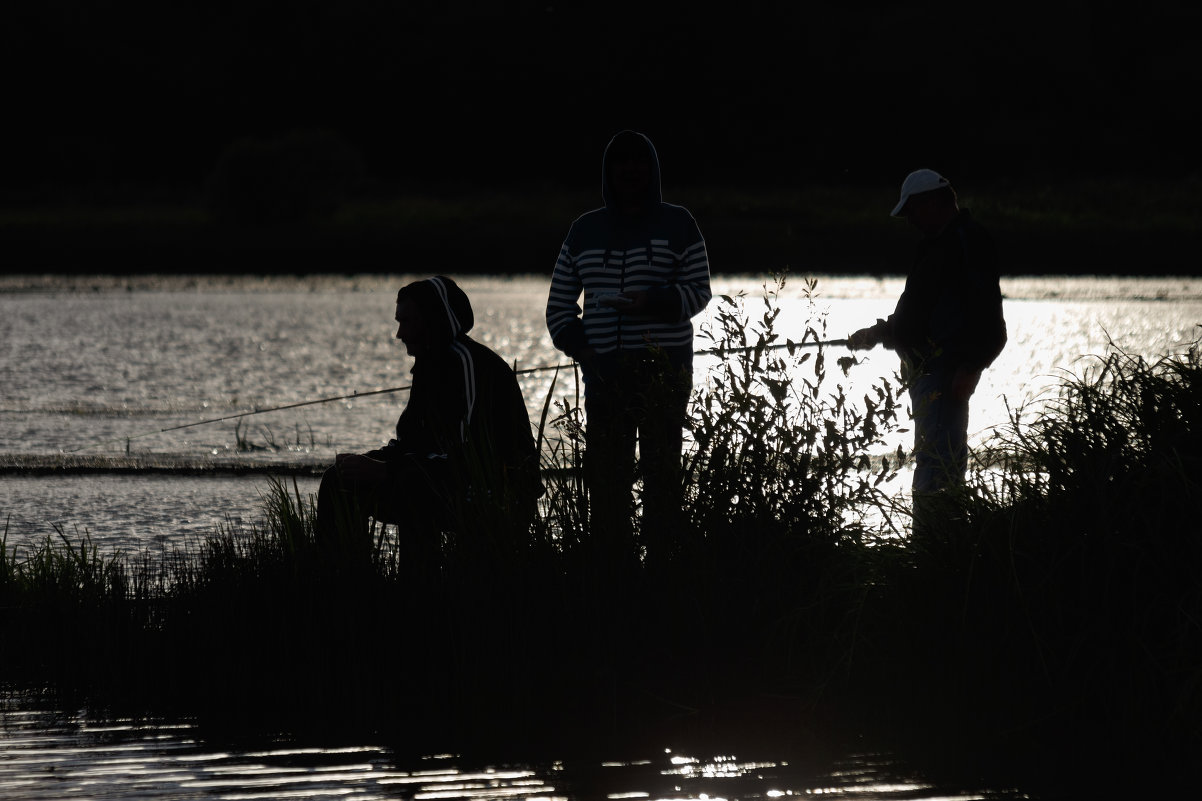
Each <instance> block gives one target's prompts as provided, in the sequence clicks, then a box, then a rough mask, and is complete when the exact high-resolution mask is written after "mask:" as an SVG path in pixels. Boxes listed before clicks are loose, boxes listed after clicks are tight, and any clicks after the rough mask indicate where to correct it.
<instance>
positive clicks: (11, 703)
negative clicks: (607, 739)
mask: <svg viewBox="0 0 1202 801" xmlns="http://www.w3.org/2000/svg"><path fill="white" fill-rule="evenodd" d="M410 279H411V277H407V276H399V275H398V276H316V277H273V278H262V277H234V276H195V277H189V276H173V277H165V278H155V277H136V278H118V277H107V276H92V277H41V276H38V277H21V276H5V277H0V334H2V336H0V353H2V354H3V358H2V360H0V371H2V372H0V519H3V520H4V521H5V526H6V532H7V540H8V545H9V547H10V548H13V547H17V548H26V547H29V546H30V545H33V544H37V543H40V542H42V541H44V540H45V539H46V538H47V537H53V538H56V537H58V535H59V534H58V532H60V531H61V532H63V533H64V534H65V535H67V536H68V537H70V538H72V539H75V538H77V537H78V536H80V535H82V534H83V533H87V534H88V535H89V536H90V537H91V538H92V540H93V542H94V543H95V544H96V545H97V547H98V548H100V549H101V550H102V551H105V552H109V553H111V552H118V551H120V552H123V553H137V552H139V551H141V550H143V549H147V548H151V549H154V548H172V547H187V546H188V545H189V544H190V543H194V542H198V541H199V540H200V539H201V538H203V537H205V536H207V535H209V534H212V533H214V532H215V531H216V530H217V529H218V527H219V526H222V525H242V526H248V525H253V524H255V523H257V522H258V521H259V520H260V519H261V495H262V493H263V492H264V491H265V490H266V487H267V476H266V475H265V473H264V471H265V470H277V471H279V472H287V473H296V474H298V477H297V481H298V486H299V488H300V489H301V491H302V492H310V491H315V489H316V478H315V477H314V475H315V474H317V472H318V471H319V470H320V469H321V468H322V466H324V465H326V464H328V463H329V462H331V461H332V459H333V457H334V455H335V454H336V453H338V452H342V451H364V450H367V449H370V448H372V447H375V446H377V445H379V444H380V443H382V442H384V441H386V440H387V439H388V438H389V437H390V436H391V430H392V427H393V425H394V423H395V420H396V417H397V414H398V413H399V411H400V409H401V408H402V407H403V404H404V401H405V393H404V392H403V391H398V392H388V393H380V394H372V395H365V394H364V393H368V392H373V391H375V390H379V389H388V388H395V387H403V386H405V385H406V384H407V383H408V380H409V369H410V367H411V360H410V359H409V358H408V357H407V356H406V355H405V353H404V349H403V347H402V346H401V345H400V344H399V343H397V342H396V341H395V340H394V339H393V333H394V325H393V322H392V312H393V299H394V296H395V292H396V289H397V287H398V286H400V285H402V284H403V283H405V282H406V281H408V280H410ZM817 280H818V284H817V297H816V301H815V302H813V303H811V302H809V301H807V300H806V298H805V297H804V296H803V283H802V280H801V278H800V277H796V278H793V279H791V281H790V283H789V284H788V285H787V286H786V287H785V290H784V293H783V294H782V297H781V307H782V315H781V318H780V320H779V322H778V326H777V330H778V332H779V333H780V334H782V336H789V337H794V338H799V337H800V336H801V334H802V331H803V330H804V329H805V327H806V324H807V321H810V320H817V319H825V321H826V323H827V326H828V331H829V335H830V336H831V337H832V338H837V337H843V336H845V335H846V334H847V333H848V332H849V331H851V330H854V329H855V328H858V327H860V326H862V325H865V324H868V323H871V322H872V321H873V320H874V319H876V318H877V317H883V316H886V315H887V314H888V313H889V312H890V311H891V309H892V307H893V303H894V301H895V299H896V297H897V295H898V293H899V292H900V291H901V287H902V284H903V280H902V279H901V278H884V279H876V278H867V277H861V276H817ZM768 281H769V279H768V278H767V277H765V276H736V277H722V278H718V279H715V282H714V284H715V292H716V294H717V293H726V294H732V293H735V292H738V291H745V292H747V293H748V294H749V296H750V297H749V302H748V308H749V310H751V311H752V312H753V315H755V316H758V310H759V308H760V307H759V306H758V305H757V304H758V302H759V301H758V297H759V295H760V291H761V288H762V287H763V285H764V284H765V282H768ZM461 284H462V285H463V287H464V288H465V290H466V291H467V292H468V294H469V296H470V297H471V299H472V302H473V305H474V307H475V309H476V319H477V322H476V327H475V329H474V330H473V332H472V333H473V336H475V337H476V338H478V339H479V340H481V341H483V342H485V343H487V344H488V345H490V346H492V347H493V348H494V349H495V350H497V351H498V352H499V353H501V354H502V355H503V356H504V357H505V358H506V359H508V360H510V361H512V362H514V363H516V365H517V366H518V368H519V369H522V368H531V367H541V366H545V365H552V364H556V363H559V362H560V361H562V358H561V356H560V355H559V354H558V353H557V352H556V351H554V349H553V348H552V347H551V343H550V340H549V338H548V336H547V334H546V329H545V327H544V324H543V303H544V301H545V297H546V278H545V277H543V276H525V277H516V278H494V277H465V278H463V279H462V281H461ZM1003 292H1004V293H1005V296H1006V301H1005V312H1006V317H1007V322H1008V325H1009V333H1010V342H1009V345H1008V346H1007V348H1006V350H1005V352H1004V353H1003V354H1002V356H1001V357H1000V358H999V359H998V361H997V362H996V363H995V364H994V365H993V366H992V367H991V368H990V369H989V370H988V371H987V372H986V374H985V376H984V377H983V380H982V382H981V385H980V387H979V389H978V391H977V394H976V396H975V398H974V405H973V409H972V420H971V425H970V428H971V431H972V434H973V437H974V439H975V440H978V441H979V440H980V439H981V438H983V437H984V436H986V435H987V434H988V432H989V430H990V429H991V428H992V427H994V426H997V425H1000V424H1003V423H1004V422H1005V421H1006V416H1007V412H1006V407H1007V405H1010V406H1017V405H1020V404H1022V403H1025V402H1028V401H1032V400H1034V399H1038V398H1040V397H1046V396H1047V394H1048V393H1049V391H1050V390H1051V388H1053V387H1054V386H1055V385H1056V383H1057V382H1058V380H1059V379H1060V378H1061V377H1062V376H1063V375H1065V374H1066V372H1072V373H1077V372H1080V370H1081V369H1083V368H1084V367H1085V366H1086V365H1088V364H1089V357H1090V356H1091V355H1097V354H1101V353H1104V352H1105V349H1106V347H1107V345H1108V343H1109V342H1111V341H1113V342H1114V343H1116V344H1117V345H1119V346H1120V347H1122V348H1123V349H1124V350H1126V351H1127V352H1129V353H1133V354H1139V355H1144V356H1147V357H1149V358H1156V357H1158V356H1160V355H1163V354H1164V353H1165V352H1166V351H1168V350H1171V349H1173V350H1175V349H1178V348H1180V347H1182V346H1183V345H1185V344H1187V343H1189V342H1192V341H1194V340H1195V339H1196V338H1197V337H1198V335H1199V329H1198V327H1197V326H1198V325H1199V324H1200V323H1202V279H1194V278H1163V279H1149V278H1141V279H1126V278H1089V277H1074V278H1057V277H1043V278H1036V277H1030V278H1024V277H1012V278H1007V279H1004V281H1003ZM699 322H701V323H704V322H705V318H704V317H703V318H702V319H701V320H700V321H699ZM706 344H707V343H705V342H703V341H699V347H706ZM840 355H841V353H840ZM712 361H713V359H712V357H703V358H699V360H698V363H697V368H698V369H697V371H696V380H697V383H698V384H699V385H702V384H704V382H705V380H706V376H707V370H706V366H707V364H711V363H712ZM895 369H896V358H895V357H894V356H893V354H891V353H889V352H887V351H883V350H880V349H877V350H875V351H872V352H869V353H868V354H866V355H865V356H864V358H863V359H862V363H861V364H860V365H859V366H857V367H856V368H854V369H853V370H852V373H851V375H850V376H848V377H846V378H843V377H842V376H839V377H837V378H836V376H834V375H832V376H831V377H830V379H829V380H830V381H832V382H834V381H835V380H838V381H839V382H840V383H842V384H843V385H844V386H845V387H846V388H847V391H848V395H849V397H853V398H854V397H856V396H857V394H859V393H862V391H863V389H864V388H865V387H867V386H868V385H869V384H871V383H872V382H873V381H875V380H878V379H879V378H880V377H881V376H890V375H891V374H892V372H893V370H895ZM550 384H551V373H550V372H538V373H532V374H529V375H526V376H523V378H522V386H523V390H524V392H525V396H526V401H527V404H528V406H529V407H530V410H531V416H532V419H534V420H537V416H538V411H539V409H540V408H541V406H542V404H543V402H544V401H545V399H546V398H547V394H548V390H549V387H550ZM831 389H832V390H833V383H832V385H831ZM557 392H558V393H559V395H558V396H559V397H563V396H565V395H564V393H568V394H570V393H571V387H570V385H569V384H568V383H563V382H561V383H560V385H559V386H558V390H557ZM355 393H358V394H359V395H361V397H345V398H343V399H341V400H337V401H331V402H325V403H308V402H309V401H314V400H322V399H327V398H335V397H342V396H352V395H354V394H355ZM302 403H304V404H306V405H303V406H293V408H288V409H281V410H278V411H271V412H267V413H263V414H256V415H252V416H237V415H243V414H244V413H246V412H249V411H253V410H256V409H265V408H275V407H279V406H292V405H295V404H302ZM221 418H227V419H221ZM907 437H908V435H905V434H899V435H897V437H896V440H897V442H898V443H900V444H908V439H907ZM891 448H892V445H890V449H891ZM139 466H142V467H145V466H150V467H153V468H155V469H154V470H141V471H139V470H133V469H129V468H136V467H139ZM897 483H898V488H897V491H898V492H902V491H904V485H905V484H906V483H907V482H906V481H904V480H903V479H899V481H898V482H897ZM668 745H670V744H665V746H668ZM754 756H755V755H744V754H740V755H738V756H725V757H715V756H714V755H708V754H706V755H693V754H690V755H678V754H672V753H669V752H665V753H663V754H656V755H648V756H647V759H646V760H645V761H639V762H636V763H626V762H623V763H620V764H617V763H615V764H614V765H610V766H602V767H599V766H596V765H593V766H587V770H584V769H579V770H584V772H583V774H580V775H576V774H574V773H573V768H570V767H568V766H563V765H557V764H549V765H538V766H523V767H521V768H518V769H511V768H507V767H505V766H499V765H474V764H464V763H462V761H460V760H457V758H455V757H447V756H443V757H429V758H427V759H426V760H425V761H424V762H421V763H419V764H409V763H407V762H406V761H405V759H406V758H407V757H402V756H401V755H397V754H394V753H392V752H390V751H389V750H388V749H387V748H384V747H382V746H378V745H373V744H365V745H364V746H363V747H362V748H357V749H349V750H343V751H337V752H327V751H321V752H316V753H315V752H309V751H304V750H295V749H293V750H290V749H287V748H281V749H280V750H275V751H273V750H266V751H262V752H253V753H246V752H239V753H225V752H219V751H214V750H213V749H211V748H208V747H206V746H205V745H204V744H203V743H202V742H200V741H199V740H198V738H197V736H196V735H195V733H194V732H193V731H191V730H190V729H189V728H188V726H187V725H162V726H133V725H132V724H131V725H125V724H121V723H114V722H112V721H106V722H100V721H92V720H89V719H88V718H87V716H86V715H83V714H77V713H73V712H64V711H62V710H58V711H53V712H46V711H42V710H38V709H36V708H34V707H31V706H30V705H29V704H27V703H24V702H21V701H20V700H19V699H18V700H13V699H8V700H6V701H5V706H4V708H3V709H2V710H0V798H31V799H33V798H60V797H90V798H173V799H175V798H197V797H220V798H278V797H302V798H308V797H319V796H325V795H350V796H353V797H356V798H376V797H380V798H476V799H483V798H509V797H528V798H548V799H550V798H582V797H603V796H598V795H591V794H590V793H588V792H583V791H580V790H579V789H578V788H579V787H580V786H583V785H584V784H587V783H589V782H592V783H594V786H595V783H596V782H597V781H598V779H597V773H598V771H600V774H601V775H602V776H604V778H605V782H608V784H607V785H606V786H607V787H610V788H612V789H611V790H609V791H607V795H608V797H611V798H669V797H672V798H678V797H680V798H703V797H711V798H717V797H729V798H735V797H738V798H751V797H755V798H764V797H783V796H788V795H803V794H804V795H817V794H827V793H829V794H832V795H845V794H854V795H855V796H856V797H859V798H936V797H956V798H982V797H986V796H985V795H984V794H985V793H990V794H989V795H988V797H991V798H995V797H1024V796H1023V795H1022V794H1020V793H1018V791H1010V790H1006V789H1004V788H1003V789H1000V790H999V789H997V788H992V789H987V788H971V789H970V790H966V791H963V792H961V791H958V790H957V791H951V790H949V789H948V788H938V789H936V788H934V787H932V786H931V785H929V784H927V783H924V782H923V780H922V779H921V778H917V777H918V776H919V774H917V773H915V772H913V771H911V770H910V769H908V768H906V767H904V766H901V765H899V764H897V763H896V762H895V761H893V760H890V759H888V758H887V757H883V756H881V755H875V754H853V755H849V756H848V757H847V758H846V762H845V763H839V764H827V765H824V766H822V767H820V768H815V767H814V766H812V765H810V766H807V767H806V768H805V769H802V768H801V767H800V762H790V761H781V760H775V761H763V762H760V761H757V760H756V759H755V758H754ZM801 762H804V760H801ZM119 777H120V778H119ZM573 787H575V788H577V789H576V790H573V789H572V788H573Z"/></svg>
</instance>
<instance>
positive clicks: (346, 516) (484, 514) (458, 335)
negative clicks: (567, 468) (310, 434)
mask: <svg viewBox="0 0 1202 801" xmlns="http://www.w3.org/2000/svg"><path fill="white" fill-rule="evenodd" d="M396 321H397V333H396V336H397V339H399V340H401V341H402V342H404V343H405V347H406V349H407V351H408V352H409V355H411V356H413V357H414V364H413V384H412V388H411V389H410V395H409V402H408V403H407V404H406V406H405V408H404V410H403V411H402V412H401V416H400V419H398V420H397V424H396V438H395V439H393V440H391V441H390V442H389V443H388V444H387V445H385V446H384V447H383V448H379V449H378V450H374V451H370V452H368V453H365V454H353V453H342V454H338V456H337V458H336V459H335V462H334V465H333V466H332V467H330V468H329V469H328V470H326V472H325V474H324V475H323V477H322V480H321V487H320V489H319V491H318V502H317V540H318V545H319V546H320V547H321V548H323V549H325V550H327V551H328V552H330V553H331V555H335V554H336V555H339V556H343V557H349V558H352V559H370V557H371V554H372V549H373V542H372V529H371V527H370V525H369V519H370V520H374V521H376V522H382V523H395V524H397V525H398V526H399V528H400V532H401V533H400V544H401V546H402V547H403V548H406V549H410V550H418V551H420V550H421V549H422V548H437V547H439V541H440V539H441V536H442V533H443V532H444V531H448V530H456V531H458V533H459V534H460V535H463V536H470V535H471V534H472V533H473V532H472V531H470V530H466V531H465V530H462V529H471V528H473V527H478V526H489V525H493V526H496V525H503V526H504V527H505V528H506V529H508V530H509V531H510V532H511V533H513V534H515V535H518V536H520V535H523V534H525V533H526V531H527V529H528V528H529V525H530V523H531V522H532V521H533V519H534V514H535V511H536V502H537V499H538V497H539V496H540V495H542V493H543V487H542V484H541V482H540V480H539V463H538V453H537V450H536V446H535V443H534V437H533V435H532V433H531V430H530V419H529V416H528V415H527V411H526V404H525V401H524V400H523V398H522V391H521V388H520V387H519V386H518V382H517V377H516V376H515V375H514V372H513V369H512V368H511V367H510V366H509V365H508V364H507V363H506V362H505V360H504V359H502V358H501V357H500V356H498V355H497V354H496V353H495V352H493V351H492V350H491V349H489V348H488V347H486V346H484V345H482V344H480V343H479V342H476V341H475V340H473V339H472V338H471V337H469V336H468V335H467V332H468V331H469V330H470V329H471V327H472V323H473V321H474V317H473V314H472V307H471V303H470V302H469V301H468V298H467V295H466V294H464V292H463V290H462V289H460V288H459V286H458V285H457V284H456V283H455V282H454V281H453V280H451V279H450V278H447V277H444V276H436V277H434V278H429V279H425V280H422V281H416V282H414V283H411V284H408V285H406V286H405V287H403V288H402V289H401V290H400V291H399V292H398V293H397V300H396ZM481 533H483V532H481ZM492 533H494V534H495V533H496V532H492Z"/></svg>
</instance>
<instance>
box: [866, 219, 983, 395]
mask: <svg viewBox="0 0 1202 801" xmlns="http://www.w3.org/2000/svg"><path fill="white" fill-rule="evenodd" d="M998 274H999V270H998V263H997V255H996V251H995V248H994V243H993V240H992V238H991V237H990V236H989V234H988V232H987V231H985V229H984V228H982V227H981V225H980V224H979V223H977V222H976V221H975V220H973V219H972V216H971V215H970V214H969V212H968V210H967V209H963V210H961V211H960V212H959V213H958V214H957V215H956V217H955V218H954V219H953V220H952V221H951V222H950V223H948V225H947V227H946V228H944V229H943V231H941V232H940V233H939V234H938V235H937V236H935V237H933V238H931V239H924V240H923V241H922V242H921V243H919V245H918V251H917V254H916V255H915V259H914V266H913V267H912V268H911V269H910V273H909V275H908V276H907V277H906V286H905V289H904V290H903V292H902V295H901V297H900V298H899V299H898V301H897V306H896V308H895V309H894V311H893V314H891V315H890V316H889V318H888V319H887V320H883V321H880V322H878V323H877V325H876V326H874V328H876V330H877V333H878V334H879V336H880V339H881V341H882V342H883V343H884V345H885V346H886V347H889V348H893V349H894V350H896V351H897V352H898V355H900V356H901V358H902V363H903V365H904V366H905V367H906V369H907V370H909V371H911V372H915V371H921V372H925V373H936V372H949V371H954V370H956V369H960V368H963V369H968V370H974V371H980V370H984V369H985V368H986V367H988V366H989V365H990V364H991V363H992V362H993V360H994V359H996V358H997V357H998V354H1000V353H1001V351H1002V348H1003V347H1004V346H1005V344H1006V322H1005V320H1004V318H1003V317H1002V293H1001V289H1000V288H999V286H998Z"/></svg>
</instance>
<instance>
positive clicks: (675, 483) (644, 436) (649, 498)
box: [636, 368, 693, 561]
mask: <svg viewBox="0 0 1202 801" xmlns="http://www.w3.org/2000/svg"><path fill="white" fill-rule="evenodd" d="M645 386H646V392H645V393H644V394H643V396H642V397H643V401H644V402H643V403H642V404H641V405H640V406H641V408H640V409H639V410H638V413H637V415H636V417H637V419H638V422H639V472H640V473H641V475H642V480H643V490H642V501H643V519H642V525H641V535H642V536H641V539H642V542H643V544H644V546H645V547H646V548H647V558H648V561H654V560H664V559H670V558H671V557H672V555H673V554H674V553H676V552H677V551H678V550H679V547H680V545H681V543H680V542H679V538H680V537H681V536H682V535H683V533H684V532H683V531H682V528H683V523H684V521H683V514H682V506H681V505H682V501H683V497H682V486H681V480H682V476H681V461H680V459H681V450H682V448H683V445H684V425H685V416H686V414H687V413H688V405H689V395H690V393H691V391H692V386H693V380H692V374H691V373H690V372H689V371H687V370H683V369H681V370H676V369H671V368H670V369H669V370H667V371H666V372H665V371H663V370H655V371H654V374H653V375H651V376H649V377H648V380H647V383H646V385H645Z"/></svg>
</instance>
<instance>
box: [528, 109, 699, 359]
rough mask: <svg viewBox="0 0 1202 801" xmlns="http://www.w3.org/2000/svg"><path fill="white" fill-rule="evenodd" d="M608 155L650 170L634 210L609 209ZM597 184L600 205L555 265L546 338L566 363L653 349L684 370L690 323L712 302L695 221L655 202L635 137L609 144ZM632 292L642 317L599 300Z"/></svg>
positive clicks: (648, 150) (644, 145) (653, 162)
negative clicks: (643, 305) (637, 294)
mask: <svg viewBox="0 0 1202 801" xmlns="http://www.w3.org/2000/svg"><path fill="white" fill-rule="evenodd" d="M614 153H621V154H625V155H631V154H633V155H636V156H637V157H643V156H645V158H646V159H647V162H648V164H649V166H650V170H651V175H650V181H648V184H647V188H646V191H647V197H646V200H645V202H644V203H642V204H641V205H640V209H639V211H638V212H637V213H624V212H623V211H621V210H620V209H618V208H617V207H616V206H615V204H614V194H615V193H614V187H613V183H612V181H611V174H610V160H611V158H614V156H613V154H614ZM601 181H602V184H601V195H602V199H603V200H604V202H605V205H604V206H603V207H601V208H598V209H594V210H593V211H590V212H587V213H586V214H583V215H581V216H580V217H578V218H577V219H576V220H575V221H574V222H573V223H572V226H571V228H570V229H569V230H568V234H567V237H566V238H565V239H564V242H563V246H562V247H561V248H560V251H559V258H558V260H557V261H556V263H555V272H554V273H553V275H552V277H551V288H550V292H549V295H548V299H547V329H548V331H549V332H550V334H551V339H552V341H553V342H554V343H555V347H557V348H558V349H559V350H561V351H563V352H564V353H566V354H567V355H568V356H571V357H573V358H575V357H576V356H577V355H578V354H580V353H581V352H582V351H584V350H585V349H586V348H591V349H592V350H593V351H594V352H596V353H597V354H598V355H599V356H600V357H601V361H604V360H605V357H606V356H607V355H610V356H615V355H616V354H617V353H619V352H622V351H626V352H630V351H646V349H647V347H648V345H653V346H656V347H658V348H662V349H663V350H664V351H666V352H667V354H668V357H669V358H670V359H671V360H672V361H673V362H675V363H677V364H679V365H681V366H689V365H691V362H692V353H693V324H692V322H691V320H692V318H693V317H694V316H695V315H697V314H698V313H699V312H700V311H701V310H702V309H704V308H705V306H706V304H708V303H709V301H710V297H711V293H710V270H709V258H708V256H707V254H706V247H705V240H704V239H703V238H702V236H701V231H700V230H699V229H698V227H697V222H696V220H694V219H693V215H692V214H691V213H690V212H689V211H688V209H685V208H684V207H682V206H676V205H672V204H670V203H664V202H663V201H662V199H661V191H660V164H659V156H658V155H657V154H656V152H655V147H654V145H652V144H651V140H649V139H648V138H647V137H646V136H644V135H643V134H641V133H637V132H635V131H622V132H620V133H618V134H617V135H615V136H614V137H613V139H612V140H610V142H609V145H608V146H607V147H606V149H605V155H604V158H603V159H602V164H601ZM639 290H643V291H647V292H648V293H649V300H650V304H649V310H648V311H647V312H646V313H642V314H625V313H622V312H620V311H618V310H616V309H613V308H610V307H608V306H603V305H601V304H599V303H598V298H600V297H602V296H604V295H607V294H611V293H619V292H627V291H639ZM581 294H583V296H584V298H583V304H581ZM587 377H588V375H587V373H586V378H587Z"/></svg>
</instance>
